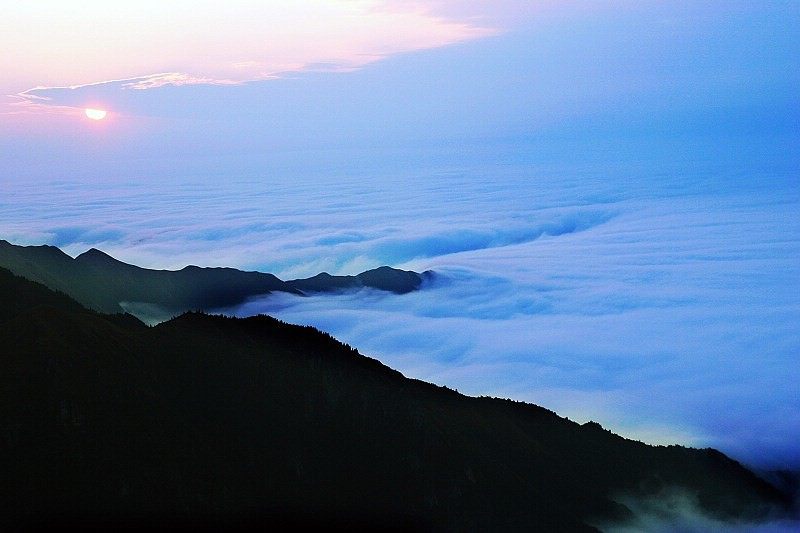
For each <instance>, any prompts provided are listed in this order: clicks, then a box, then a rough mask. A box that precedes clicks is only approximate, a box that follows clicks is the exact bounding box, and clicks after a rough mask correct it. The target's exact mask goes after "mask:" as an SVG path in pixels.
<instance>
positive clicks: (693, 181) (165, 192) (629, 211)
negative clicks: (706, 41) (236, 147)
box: [0, 149, 800, 468]
mask: <svg viewBox="0 0 800 533" xmlns="http://www.w3.org/2000/svg"><path fill="white" fill-rule="evenodd" d="M709 150H710V149H709ZM680 153H686V152H685V151H681V152H680ZM704 153H707V154H710V153H712V152H711V151H704ZM743 153H745V152H743ZM754 153H755V152H753V151H752V150H751V151H749V152H746V155H747V157H744V156H743V157H741V158H740V159H738V160H735V161H734V160H724V161H721V160H718V159H717V158H713V157H712V158H703V159H693V160H679V159H673V158H665V159H661V160H658V161H656V162H653V161H645V160H641V161H632V162H630V163H628V164H621V163H620V162H619V161H618V160H616V159H613V158H611V159H610V160H608V159H607V160H606V161H605V162H602V161H595V162H592V163H591V164H586V165H585V166H583V165H574V164H559V165H546V166H545V165H534V164H531V163H525V162H508V163H505V164H500V163H497V162H491V163H481V162H479V161H467V160H465V159H463V158H460V156H454V158H453V159H452V160H451V161H450V162H449V163H447V164H446V165H438V166H437V165H431V166H427V167H417V168H416V169H415V170H413V171H410V170H409V169H408V168H407V166H406V165H405V164H404V162H402V161H401V162H400V163H398V164H396V165H395V166H391V167H390V166H387V165H386V164H382V165H381V166H380V168H379V169H377V170H376V169H374V168H369V167H363V168H361V169H360V170H359V167H358V166H357V165H351V166H350V167H348V171H347V172H335V171H330V172H329V173H327V174H316V173H315V172H314V171H313V170H309V169H307V172H306V174H304V176H305V177H304V179H301V180H299V179H297V178H296V176H297V175H298V174H297V173H296V172H295V171H291V172H287V173H286V174H285V175H284V174H282V172H281V171H279V170H277V169H269V168H265V170H264V175H263V176H262V177H258V178H240V179H237V178H235V177H232V176H229V177H228V178H226V179H222V180H221V179H209V180H187V179H184V178H173V179H159V180H148V179H142V180H139V181H131V180H129V179H126V180H120V181H116V182H115V181H113V180H106V181H102V182H97V183H94V184H89V183H86V182H72V181H54V182H52V183H49V184H48V185H47V186H46V187H45V186H42V184H41V183H31V184H25V183H22V182H19V181H14V182H10V183H7V184H5V185H4V187H6V188H7V191H8V194H4V195H2V196H1V197H0V235H2V236H3V237H4V238H7V239H9V240H11V241H13V242H16V243H30V244H41V243H51V244H57V245H59V246H61V247H62V248H64V249H65V250H66V251H68V252H69V253H72V254H77V253H80V252H82V251H84V250H85V249H87V248H88V247H90V246H95V247H98V248H101V249H103V250H105V251H107V252H109V253H110V254H112V255H114V256H115V257H118V258H120V259H122V260H125V261H128V262H132V263H136V264H140V265H142V266H148V267H155V268H180V267H182V266H184V265H186V264H199V265H203V266H219V265H229V266H235V267H239V268H249V269H259V270H263V271H269V272H274V273H275V274H277V275H279V276H281V277H283V278H287V279H288V278H293V277H303V276H308V275H313V274H315V273H317V272H320V271H328V272H331V273H335V274H353V273H357V272H360V271H363V270H365V269H367V268H372V267H375V266H378V265H381V264H391V265H393V266H396V267H401V268H411V269H416V270H424V269H434V270H436V271H437V272H439V273H440V274H441V276H440V277H439V278H437V279H436V280H434V281H433V282H431V284H430V285H429V286H427V287H426V288H425V290H423V291H421V292H418V293H412V294H408V295H403V296H395V295H386V294H382V293H378V292H371V291H362V292H359V293H355V294H348V295H340V296H331V297H320V298H302V299H301V298H295V297H292V296H289V295H273V296H270V297H268V298H264V299H256V300H254V301H251V302H249V303H247V304H245V305H244V306H241V307H240V308H237V309H229V310H225V311H226V312H230V313H237V314H253V313H258V312H267V313H270V314H273V315H275V316H277V317H279V318H282V319H285V320H288V321H291V322H296V323H304V324H313V325H315V326H317V327H320V328H322V329H324V330H326V331H329V332H331V333H332V334H334V335H335V336H336V337H338V338H340V339H341V340H343V341H344V342H347V343H350V344H352V345H354V346H357V347H358V348H359V349H360V350H361V351H362V352H363V353H366V354H369V355H371V356H375V357H378V358H379V359H381V360H382V361H384V362H385V363H387V364H389V365H390V366H392V367H395V368H398V369H399V370H401V371H403V372H404V373H405V374H407V375H410V376H413V377H417V378H421V379H425V380H430V381H433V382H436V383H439V384H446V385H448V386H450V387H455V388H457V389H459V390H461V391H462V392H466V393H470V394H491V395H498V396H506V397H512V398H515V399H520V400H526V401H532V402H535V403H538V404H541V405H544V406H547V407H549V408H552V409H555V410H556V411H558V412H559V413H561V414H563V415H566V416H569V417H570V418H573V419H576V420H579V421H585V420H589V419H594V420H597V421H600V422H601V423H603V424H604V425H605V426H607V427H610V428H612V429H614V430H616V431H619V432H622V433H624V434H627V435H630V436H634V437H638V438H642V439H643V440H646V441H649V442H659V443H672V442H681V443H686V444H695V445H713V446H717V447H720V448H721V449H723V450H724V451H726V452H728V453H732V454H733V455H734V456H736V457H737V458H739V459H742V460H744V461H747V462H749V463H751V464H755V465H758V466H762V467H770V468H772V467H785V466H793V467H798V466H800V449H798V446H797V442H800V415H798V413H800V397H798V394H797V390H798V389H797V383H798V382H800V374H799V371H798V368H800V365H798V364H797V362H798V361H797V357H798V354H800V333H798V330H797V327H796V326H797V324H798V322H799V321H800V266H799V265H798V263H797V257H800V222H798V219H797V216H796V214H797V213H798V212H800V195H799V194H798V190H800V189H798V187H797V178H796V176H797V171H798V168H797V166H796V162H795V161H792V160H787V161H785V162H784V163H785V164H783V165H776V164H775V160H773V159H768V162H767V163H765V162H764V161H763V160H761V161H760V160H759V159H758V158H757V157H754ZM456 160H458V164H456V163H454V161H456ZM309 168H310V167H309Z"/></svg>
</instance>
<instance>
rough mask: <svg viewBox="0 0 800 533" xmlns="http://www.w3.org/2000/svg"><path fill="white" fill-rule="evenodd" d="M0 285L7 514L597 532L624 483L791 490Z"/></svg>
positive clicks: (436, 393)
mask: <svg viewBox="0 0 800 533" xmlns="http://www.w3.org/2000/svg"><path fill="white" fill-rule="evenodd" d="M0 288H2V292H0V309H2V310H3V311H2V313H0V317H2V318H1V322H0V430H2V431H0V471H2V472H3V477H2V480H1V481H0V517H3V518H0V520H5V523H0V529H3V528H5V529H9V528H10V529H13V528H15V527H20V526H24V527H53V526H55V525H62V524H64V523H69V524H70V525H80V526H84V527H89V526H92V527H95V526H96V527H119V526H121V525H124V526H130V527H131V528H139V527H148V526H153V525H168V526H175V527H177V526H189V527H194V526H198V525H201V524H202V525H205V526H208V527H209V529H212V528H216V527H241V528H250V527H256V526H258V527H261V526H263V525H280V526H282V527H287V528H300V527H307V526H309V525H310V526H317V527H326V528H328V529H330V528H339V527H340V528H345V527H347V528H350V529H353V528H356V529H357V528H361V527H375V528H378V527H380V528H389V529H406V528H408V529H435V530H453V531H456V530H457V531H486V530H495V531H498V530H518V531H537V530H541V531H591V530H592V529H593V528H592V527H591V526H590V525H589V524H590V523H593V522H594V521H595V520H607V519H622V518H624V517H625V516H626V513H627V509H626V508H625V507H623V506H621V505H619V504H617V503H614V501H613V500H612V499H611V498H612V497H613V496H614V495H616V494H619V493H626V494H629V495H651V494H658V493H659V491H661V490H665V489H669V488H673V487H679V488H683V489H686V490H688V491H690V492H691V493H693V494H696V495H697V497H698V502H699V503H700V505H701V507H702V508H703V509H704V510H705V511H706V512H708V513H710V514H712V515H715V516H717V517H720V518H758V517H760V516H763V515H764V513H765V512H767V511H768V510H770V509H774V508H776V507H780V505H782V504H783V503H784V502H783V500H782V497H781V495H780V494H779V493H778V492H777V491H776V490H775V489H773V488H772V487H771V486H770V485H768V484H766V483H765V482H763V481H761V480H760V479H759V478H757V477H755V476H754V475H753V474H752V473H750V472H749V471H747V470H746V469H744V468H743V467H742V466H740V465H739V464H738V463H735V462H734V461H732V460H730V459H728V458H727V457H725V456H724V455H722V454H720V453H719V452H716V451H713V450H693V449H688V448H683V447H677V446H673V447H653V446H648V445H645V444H642V443H639V442H635V441H630V440H626V439H623V438H621V437H619V436H616V435H613V434H611V433H609V432H607V431H605V430H603V429H602V428H600V427H599V426H598V425H597V424H593V423H589V424H584V425H578V424H576V423H574V422H571V421H569V420H566V419H563V418H561V417H559V416H557V415H556V414H554V413H552V412H550V411H548V410H546V409H543V408H541V407H537V406H534V405H528V404H523V403H516V402H511V401H507V400H498V399H490V398H469V397H465V396H462V395H460V394H458V393H456V392H454V391H451V390H448V389H446V388H441V387H436V386H434V385H430V384H426V383H423V382H420V381H416V380H411V379H407V378H405V377H403V376H402V375H401V374H400V373H398V372H396V371H393V370H391V369H389V368H387V367H385V366H383V365H382V364H380V363H379V362H377V361H375V360H373V359H369V358H367V357H364V356H362V355H360V354H359V353H358V352H357V351H355V350H354V349H352V348H350V347H349V346H346V345H343V344H341V343H339V342H337V341H336V340H335V339H333V338H331V337H330V336H329V335H326V334H324V333H321V332H319V331H317V330H315V329H313V328H309V327H299V326H291V325H287V324H284V323H282V322H279V321H277V320H275V319H272V318H269V317H265V316H258V317H253V318H248V319H232V318H225V317H220V316H208V315H204V314H198V313H188V314H185V315H182V316H180V317H178V318H176V319H174V320H171V321H169V322H166V323H163V324H161V325H159V326H157V327H153V328H149V327H146V326H144V325H142V324H141V323H139V322H137V321H136V320H135V319H131V318H130V317H121V316H108V315H101V314H98V313H95V312H92V311H87V310H85V309H82V308H80V307H79V306H77V304H76V303H75V302H72V301H70V300H69V299H68V298H66V297H64V296H63V295H57V294H55V293H53V292H51V291H49V290H47V289H45V288H44V287H42V286H41V285H38V284H35V283H32V282H29V281H27V280H24V279H21V278H18V277H15V276H13V275H11V274H10V273H9V272H7V271H4V270H2V269H0ZM20 302H22V303H20Z"/></svg>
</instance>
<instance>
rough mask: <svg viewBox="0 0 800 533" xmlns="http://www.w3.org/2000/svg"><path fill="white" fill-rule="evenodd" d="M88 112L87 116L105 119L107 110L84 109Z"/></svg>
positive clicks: (93, 118) (94, 118)
mask: <svg viewBox="0 0 800 533" xmlns="http://www.w3.org/2000/svg"><path fill="white" fill-rule="evenodd" d="M83 112H84V113H86V116H87V117H89V118H90V119H92V120H103V119H104V118H106V110H105V109H92V108H87V109H84V110H83Z"/></svg>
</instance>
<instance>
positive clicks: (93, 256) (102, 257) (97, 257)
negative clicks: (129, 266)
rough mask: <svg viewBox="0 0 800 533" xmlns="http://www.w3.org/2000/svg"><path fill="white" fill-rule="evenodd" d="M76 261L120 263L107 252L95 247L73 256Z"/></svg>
mask: <svg viewBox="0 0 800 533" xmlns="http://www.w3.org/2000/svg"><path fill="white" fill-rule="evenodd" d="M75 260H76V261H92V262H97V261H104V262H108V263H122V261H119V260H118V259H114V258H113V257H111V256H110V255H108V254H107V253H105V252H103V251H102V250H98V249H97V248H89V249H88V250H86V251H85V252H83V253H82V254H80V255H79V256H77V257H76V258H75Z"/></svg>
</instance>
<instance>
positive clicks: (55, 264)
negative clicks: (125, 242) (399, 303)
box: [0, 240, 433, 316]
mask: <svg viewBox="0 0 800 533" xmlns="http://www.w3.org/2000/svg"><path fill="white" fill-rule="evenodd" d="M0 267H3V268H7V269H8V270H10V271H11V272H14V273H15V274H17V275H20V276H24V277H26V278H28V279H31V280H34V281H38V282H39V283H42V284H44V285H46V286H47V287H50V288H51V289H54V290H58V291H62V292H64V293H66V294H68V295H70V296H71V297H73V298H74V299H76V300H77V301H79V302H80V303H82V304H83V305H85V306H87V307H89V308H91V309H94V310H96V311H101V312H105V313H119V312H122V311H124V310H125V309H126V305H125V304H131V303H134V304H139V305H142V304H149V305H151V306H158V307H160V308H161V309H162V310H163V311H164V314H166V315H167V316H169V315H170V314H173V315H174V314H180V313H182V312H184V311H189V310H210V309H216V308H222V307H230V306H233V305H237V304H240V303H242V302H244V301H245V300H246V299H247V298H250V297H252V296H257V295H262V294H268V293H271V292H273V291H283V292H288V293H293V294H298V295H302V294H304V293H306V292H334V291H343V290H354V289H359V288H363V287H369V288H373V289H379V290H385V291H390V292H394V293H397V294H403V293H407V292H411V291H414V290H417V289H418V288H419V287H420V285H421V284H422V281H423V279H425V278H426V277H430V276H432V275H433V274H432V273H431V272H426V273H423V274H417V273H416V272H409V271H405V270H397V269H394V268H390V267H380V268H376V269H374V270H369V271H367V272H363V273H361V274H359V275H357V276H331V275H329V274H327V273H323V274H319V275H317V276H314V277H312V278H308V279H296V280H292V281H289V282H284V281H281V280H280V279H278V278H277V277H275V276H274V275H272V274H265V273H262V272H243V271H241V270H237V269H235V268H200V267H197V266H187V267H185V268H182V269H181V270H177V271H173V270H151V269H147V268H141V267H138V266H134V265H129V264H127V263H123V262H122V261H118V260H117V259H114V258H113V257H111V256H109V255H108V254H106V253H104V252H101V251H100V250H97V249H95V248H92V249H90V250H88V251H86V252H84V253H82V254H81V255H79V256H77V257H76V258H74V259H73V258H72V257H70V256H68V255H67V254H65V253H64V252H62V251H61V250H59V249H58V248H56V247H54V246H16V245H13V244H10V243H9V242H7V241H4V240H0ZM121 303H122V305H120V304H121Z"/></svg>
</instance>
